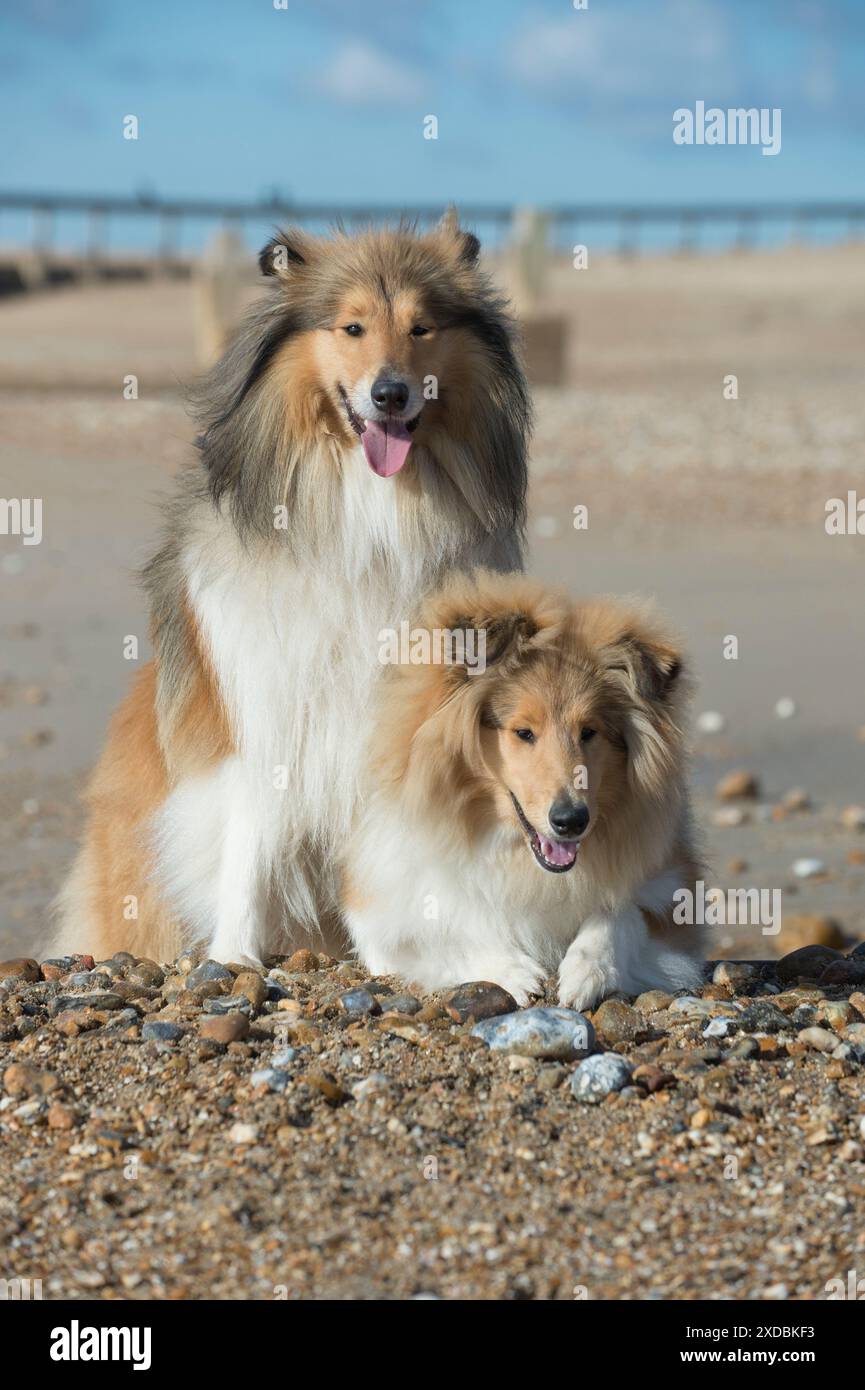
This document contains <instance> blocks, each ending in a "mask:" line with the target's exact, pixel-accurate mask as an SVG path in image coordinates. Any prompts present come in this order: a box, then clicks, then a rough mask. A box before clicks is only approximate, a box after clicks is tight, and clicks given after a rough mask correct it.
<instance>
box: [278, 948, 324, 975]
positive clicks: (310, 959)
mask: <svg viewBox="0 0 865 1390" xmlns="http://www.w3.org/2000/svg"><path fill="white" fill-rule="evenodd" d="M282 966H283V969H284V970H287V971H289V973H290V974H293V975H295V974H296V975H308V974H309V973H310V971H312V970H318V968H319V961H318V956H317V955H316V954H315V951H309V950H307V949H306V947H303V948H302V949H301V950H300V951H295V953H294V955H293V956H289V958H288V960H287V961H284V962H283V963H282Z"/></svg>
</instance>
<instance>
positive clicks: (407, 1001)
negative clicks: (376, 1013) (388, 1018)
mask: <svg viewBox="0 0 865 1390" xmlns="http://www.w3.org/2000/svg"><path fill="white" fill-rule="evenodd" d="M385 1004H386V1009H387V1012H388V1013H395V1014H409V1015H413V1014H416V1013H419V1012H420V1009H421V1002H420V1000H419V999H415V997H414V995H413V994H391V995H388V998H387V999H386V1000H385Z"/></svg>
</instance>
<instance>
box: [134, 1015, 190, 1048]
mask: <svg viewBox="0 0 865 1390" xmlns="http://www.w3.org/2000/svg"><path fill="white" fill-rule="evenodd" d="M141 1036H142V1038H143V1039H144V1041H145V1042H180V1040H181V1038H182V1037H183V1036H184V1030H183V1029H182V1028H181V1027H180V1025H179V1024H177V1023H169V1022H167V1021H166V1020H164V1019H160V1018H151V1019H148V1020H147V1021H146V1023H145V1024H144V1026H143V1027H142V1029H141Z"/></svg>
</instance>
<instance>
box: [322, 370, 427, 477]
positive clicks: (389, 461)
mask: <svg viewBox="0 0 865 1390" xmlns="http://www.w3.org/2000/svg"><path fill="white" fill-rule="evenodd" d="M339 394H340V397H341V399H342V403H343V405H344V406H345V413H346V415H347V416H348V423H349V424H350V425H351V427H352V429H353V430H354V432H355V434H356V435H357V437H358V439H359V440H360V442H361V446H362V448H363V452H364V454H365V455H366V461H367V463H368V464H369V466H370V468H371V469H372V471H373V473H377V474H378V476H379V477H380V478H391V477H393V475H394V473H398V472H399V470H400V469H401V468H402V466H403V464H404V463H405V461H406V458H407V457H408V451H409V449H410V448H411V444H412V439H411V437H412V435H413V433H414V431H415V430H416V429H417V423H418V420H419V419H420V414H421V413H420V411H418V413H417V415H416V416H415V417H414V419H413V420H364V419H363V417H362V416H360V415H358V413H357V411H356V410H355V408H354V406H353V405H352V403H351V401H350V400H349V398H348V392H347V391H346V390H345V387H344V386H342V385H340V387H339Z"/></svg>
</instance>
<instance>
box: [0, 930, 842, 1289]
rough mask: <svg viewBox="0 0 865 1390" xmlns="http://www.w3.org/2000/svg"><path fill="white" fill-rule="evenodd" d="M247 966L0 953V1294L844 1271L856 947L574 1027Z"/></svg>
mask: <svg viewBox="0 0 865 1390" xmlns="http://www.w3.org/2000/svg"><path fill="white" fill-rule="evenodd" d="M266 965H267V967H269V968H268V969H267V971H266V972H265V971H262V972H255V971H250V970H248V969H246V968H245V967H241V966H231V967H228V968H225V967H220V966H217V965H215V963H212V962H211V963H207V962H204V963H203V964H201V965H198V964H196V958H194V957H191V956H189V957H183V958H181V959H180V960H178V961H177V962H175V963H174V964H173V965H171V966H159V965H157V964H156V963H154V962H152V961H138V962H135V961H134V960H133V958H132V957H124V956H118V957H116V958H115V959H113V960H112V961H109V962H102V963H98V964H97V965H96V966H95V968H94V966H93V962H92V961H91V960H90V959H89V958H85V957H79V958H76V959H68V958H67V959H65V960H63V961H59V962H54V963H44V964H43V965H42V966H41V968H40V967H39V966H37V965H36V963H35V962H32V961H19V962H13V963H9V962H6V963H5V964H3V965H2V966H0V974H2V975H3V976H5V980H4V986H3V990H4V992H3V995H2V1000H3V1002H2V1007H0V1038H2V1042H0V1073H2V1082H3V1097H2V1100H0V1135H2V1143H3V1151H4V1170H5V1173H6V1178H5V1181H4V1185H3V1192H2V1197H0V1245H2V1248H3V1250H4V1251H5V1255H6V1265H7V1270H6V1275H7V1277H13V1276H18V1277H22V1278H26V1277H29V1278H41V1279H42V1280H43V1286H44V1290H45V1296H46V1297H49V1298H73V1299H75V1298H82V1299H86V1298H94V1297H95V1298H115V1299H116V1298H124V1299H133V1300H134V1299H152V1298H157V1299H178V1298H181V1299H186V1298H189V1299H197V1298H204V1297H215V1298H221V1299H272V1298H274V1297H277V1298H279V1297H288V1298H290V1299H296V1298H315V1299H323V1298H338V1299H346V1298H350V1299H366V1298H413V1297H415V1298H416V1297H422V1296H433V1297H440V1298H448V1299H453V1298H468V1299H478V1298H496V1299H525V1298H544V1299H546V1298H553V1299H574V1298H585V1297H588V1298H592V1299H602V1298H615V1299H622V1298H626V1299H645V1298H651V1297H662V1298H676V1299H693V1298H710V1299H712V1298H734V1299H751V1298H755V1299H785V1298H790V1299H821V1298H825V1297H826V1291H825V1286H826V1284H827V1282H828V1281H829V1280H830V1279H832V1278H835V1277H839V1276H840V1277H844V1276H845V1272H846V1271H847V1270H848V1269H851V1268H856V1267H857V1265H858V1266H859V1267H861V1263H862V1259H863V1252H865V1234H863V1222H862V1214H863V1204H865V993H863V988H865V949H863V948H862V947H860V948H859V949H858V951H854V952H853V953H852V954H848V955H845V954H843V953H841V952H840V951H837V950H833V949H831V948H829V947H814V946H812V947H810V948H806V949H805V950H804V952H803V951H799V952H798V953H796V954H795V955H793V956H789V955H788V956H786V957H784V958H782V959H781V960H780V961H779V962H771V963H763V964H761V963H753V962H752V963H744V964H735V963H732V964H731V963H726V964H720V965H716V966H715V967H714V968H713V967H708V969H707V974H708V975H709V977H710V978H709V980H707V984H706V986H705V987H704V989H703V990H702V992H701V995H700V996H683V997H677V998H671V996H669V995H664V994H662V993H660V992H658V991H654V992H652V993H651V994H646V995H642V996H640V997H639V998H638V999H637V1000H635V1001H633V1003H630V1002H625V1001H622V1000H611V1001H608V1002H606V1003H605V1004H603V1005H602V1006H601V1007H600V1008H599V1009H598V1010H597V1011H595V1013H594V1015H589V1016H587V1017H586V1018H581V1016H579V1015H573V1016H572V1017H567V1015H570V1014H571V1011H559V1010H556V1011H554V1012H552V1013H549V1012H548V1011H547V1010H546V1009H545V1008H544V1009H543V1012H542V1013H541V1015H540V1016H538V1015H537V1014H532V1012H531V1011H521V1012H518V1013H517V1014H511V1013H510V1012H507V1013H506V1016H505V1017H504V1019H501V1018H499V1017H498V1016H499V1015H501V1014H502V1012H503V1011H509V1010H510V1009H511V1008H512V1004H513V1001H509V1000H508V997H507V996H503V991H501V990H499V989H497V988H492V987H489V986H486V985H484V984H483V983H475V984H473V985H469V986H467V987H466V988H465V989H463V990H461V991H457V992H456V993H455V995H453V996H448V995H445V996H443V997H441V996H436V997H432V998H428V999H425V1000H420V999H418V998H417V997H415V996H413V995H412V994H411V993H408V992H407V991H406V989H405V987H404V985H401V984H400V983H399V982H397V981H395V980H385V979H377V980H370V979H367V978H365V977H364V976H362V974H361V972H360V971H358V970H357V969H356V968H355V967H354V966H353V965H351V964H348V963H339V962H337V961H336V960H334V959H332V958H328V957H320V956H316V955H314V954H313V953H312V952H309V951H303V952H300V953H298V954H297V955H295V956H293V957H292V958H290V959H289V960H287V961H276V960H274V961H273V962H267V963H266ZM546 1002H548V1003H549V1002H553V995H552V990H551V986H550V991H549V997H548V1000H547V1001H546ZM540 1003H541V1005H542V1006H543V1004H544V1001H540ZM490 1015H495V1016H496V1017H495V1018H493V1019H492V1020H490V1018H489V1016H490ZM478 1018H481V1019H486V1020H487V1021H486V1022H481V1023H480V1024H479V1025H478V1024H477V1023H476V1020H477V1019H478ZM515 1020H522V1025H523V1026H522V1029H519V1028H516V1027H515ZM527 1023H533V1024H534V1027H533V1028H527V1026H526V1025H527ZM478 1033H484V1034H485V1036H486V1039H488V1040H489V1039H491V1040H492V1044H493V1045H492V1046H488V1041H487V1040H485V1037H481V1036H478V1035H477V1034H478ZM520 1039H522V1041H520ZM526 1039H528V1041H527V1040H526ZM511 1048H515V1049H516V1050H515V1051H512V1050H510V1049H511ZM587 1051H588V1053H589V1054H590V1055H587ZM527 1053H534V1054H541V1055H525V1054H527Z"/></svg>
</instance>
